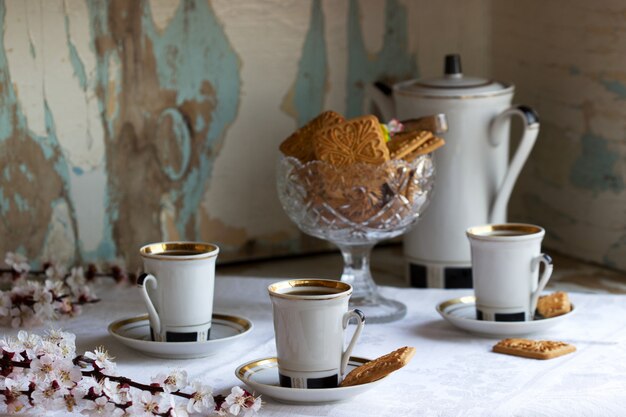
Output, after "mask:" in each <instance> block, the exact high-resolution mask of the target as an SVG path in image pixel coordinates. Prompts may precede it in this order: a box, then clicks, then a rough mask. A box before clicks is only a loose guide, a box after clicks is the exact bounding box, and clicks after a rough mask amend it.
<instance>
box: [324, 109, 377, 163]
mask: <svg viewBox="0 0 626 417" xmlns="http://www.w3.org/2000/svg"><path fill="white" fill-rule="evenodd" d="M313 145H314V148H315V156H316V159H319V160H320V161H324V162H328V163H330V164H332V165H335V166H346V165H350V164H356V163H366V164H372V165H380V164H383V163H385V162H387V161H388V160H389V150H388V149H387V146H386V145H385V137H384V135H383V130H382V128H381V127H380V123H379V122H378V119H377V118H376V116H364V117H358V118H355V119H350V120H347V121H346V122H343V123H338V124H336V125H334V126H331V127H327V128H325V129H324V130H322V131H320V132H319V133H317V134H316V135H315V136H314V138H313Z"/></svg>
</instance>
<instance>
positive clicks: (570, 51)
mask: <svg viewBox="0 0 626 417" xmlns="http://www.w3.org/2000/svg"><path fill="white" fill-rule="evenodd" d="M492 20H493V36H492V38H493V54H492V55H493V64H494V67H493V72H494V75H495V76H496V77H497V78H501V79H504V80H510V81H513V82H514V83H515V84H516V86H517V94H516V102H519V103H527V104H530V105H532V106H533V107H535V108H536V109H537V111H538V112H539V115H540V118H541V132H540V134H539V139H538V141H537V145H536V147H535V149H534V151H533V153H532V155H531V157H530V160H529V162H528V164H527V166H526V167H525V169H524V171H523V173H522V175H521V177H520V181H519V183H518V184H517V187H516V189H515V192H514V195H513V197H512V200H511V205H510V216H509V217H510V218H511V219H516V220H524V221H531V222H535V223H538V224H541V225H543V226H544V227H545V228H546V231H547V235H546V241H545V244H546V245H547V246H548V247H550V248H552V249H555V250H557V251H560V252H563V253H566V254H570V255H574V256H576V257H579V258H582V259H586V260H590V261H594V262H598V263H602V264H605V265H608V266H611V267H614V268H618V269H622V270H626V5H625V4H624V3H623V2H619V1H611V0H598V1H594V2H587V1H583V0H574V1H569V0H568V1H565V0H559V1H551V2H544V1H539V0H532V1H525V2H516V1H513V0H505V1H494V2H493V16H492Z"/></svg>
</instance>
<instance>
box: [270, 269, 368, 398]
mask: <svg viewBox="0 0 626 417" xmlns="http://www.w3.org/2000/svg"><path fill="white" fill-rule="evenodd" d="M268 291H269V294H270V299H271V300H272V306H273V311H274V332H275V334H276V352H277V358H278V373H279V378H280V385H281V386H283V387H291V388H333V387H336V386H337V385H338V384H339V383H340V382H341V381H342V380H343V374H344V372H345V370H346V366H347V364H348V360H349V359H350V353H351V352H352V349H353V348H354V345H355V344H356V341H357V339H358V338H359V335H360V334H361V330H362V329H363V325H364V324H365V316H364V315H363V313H362V312H361V311H360V310H356V309H355V310H350V311H348V299H349V298H350V295H351V294H352V287H351V286H350V284H346V283H344V282H341V281H333V280H323V279H294V280H288V281H281V282H277V283H274V284H272V285H270V286H269V287H268ZM351 319H355V320H356V322H357V326H356V329H355V331H354V334H353V335H352V338H351V340H350V343H348V347H347V348H345V349H344V332H345V330H346V328H347V326H348V322H349V321H350V320H351Z"/></svg>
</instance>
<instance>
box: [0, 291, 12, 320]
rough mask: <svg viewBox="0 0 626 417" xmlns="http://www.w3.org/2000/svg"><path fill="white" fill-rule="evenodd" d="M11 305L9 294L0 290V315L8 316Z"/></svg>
mask: <svg viewBox="0 0 626 417" xmlns="http://www.w3.org/2000/svg"><path fill="white" fill-rule="evenodd" d="M12 307H13V302H12V301H11V294H10V293H9V292H3V291H0V317H5V316H8V315H9V313H10V312H11V308H12Z"/></svg>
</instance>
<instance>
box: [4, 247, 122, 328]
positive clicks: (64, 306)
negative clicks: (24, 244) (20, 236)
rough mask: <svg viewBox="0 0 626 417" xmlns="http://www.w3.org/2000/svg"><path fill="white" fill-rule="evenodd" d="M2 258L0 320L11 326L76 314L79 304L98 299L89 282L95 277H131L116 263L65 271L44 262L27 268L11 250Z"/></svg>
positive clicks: (115, 278)
mask: <svg viewBox="0 0 626 417" xmlns="http://www.w3.org/2000/svg"><path fill="white" fill-rule="evenodd" d="M4 262H5V263H6V265H7V266H8V268H6V269H0V277H2V279H3V280H4V281H5V282H4V287H9V288H8V289H7V290H6V291H0V324H3V325H11V326H12V327H32V326H37V325H40V324H42V323H43V322H45V321H46V320H55V319H57V318H59V317H62V316H74V315H77V314H80V312H81V306H82V305H84V304H89V303H95V302H98V301H99V299H98V297H97V296H96V294H95V293H94V291H93V288H92V286H90V285H89V284H90V283H91V282H92V281H93V280H94V279H95V278H97V277H111V278H113V279H114V280H115V281H116V282H118V283H122V282H127V281H128V280H129V279H132V277H129V276H128V275H127V274H126V272H125V271H124V270H123V269H122V268H121V267H119V266H117V265H113V266H112V267H111V269H110V271H107V272H100V271H98V269H97V267H96V266H95V265H93V264H90V265H88V266H87V268H83V267H80V266H78V267H73V268H70V269H69V271H68V269H67V268H65V267H64V266H62V265H58V264H56V263H53V262H46V263H44V264H43V267H42V269H41V270H31V268H30V264H29V263H28V260H27V259H26V258H25V257H24V256H22V255H19V254H16V253H11V252H9V253H7V255H6V257H5V260H4Z"/></svg>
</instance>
